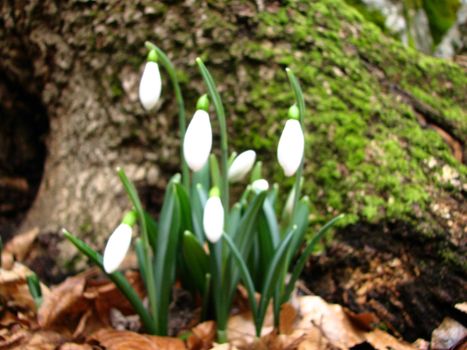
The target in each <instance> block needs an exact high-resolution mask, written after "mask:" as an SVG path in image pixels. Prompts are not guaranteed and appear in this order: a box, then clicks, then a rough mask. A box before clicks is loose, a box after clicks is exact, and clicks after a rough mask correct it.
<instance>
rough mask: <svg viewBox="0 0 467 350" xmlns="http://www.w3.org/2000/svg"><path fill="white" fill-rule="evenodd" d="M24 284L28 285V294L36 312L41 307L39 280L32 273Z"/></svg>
mask: <svg viewBox="0 0 467 350" xmlns="http://www.w3.org/2000/svg"><path fill="white" fill-rule="evenodd" d="M26 282H27V284H28V289H29V293H30V294H31V297H32V299H33V300H34V304H36V309H37V310H38V309H39V308H40V307H41V305H42V291H41V283H40V281H39V278H38V277H37V275H36V274H35V273H34V272H33V273H32V274H30V275H28V276H27V277H26Z"/></svg>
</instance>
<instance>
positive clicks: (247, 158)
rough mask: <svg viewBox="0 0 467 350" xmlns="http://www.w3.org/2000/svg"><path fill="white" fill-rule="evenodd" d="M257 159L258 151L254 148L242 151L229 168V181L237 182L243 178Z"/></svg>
mask: <svg viewBox="0 0 467 350" xmlns="http://www.w3.org/2000/svg"><path fill="white" fill-rule="evenodd" d="M255 160H256V153H255V151H253V150H248V151H245V152H242V153H240V154H239V155H238V156H237V157H236V158H235V159H234V161H233V163H232V165H231V166H230V168H229V173H228V177H229V181H230V182H237V181H240V180H242V179H243V178H244V177H245V175H246V174H248V172H249V171H250V170H251V168H253V165H254V164H255Z"/></svg>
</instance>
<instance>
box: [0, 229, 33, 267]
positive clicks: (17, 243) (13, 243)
mask: <svg viewBox="0 0 467 350" xmlns="http://www.w3.org/2000/svg"><path fill="white" fill-rule="evenodd" d="M38 235H39V228H37V227H35V228H33V229H31V230H29V231H26V232H24V233H21V234H19V235H16V236H15V237H13V239H11V240H10V241H8V243H7V244H5V248H4V250H5V252H7V253H11V254H13V255H14V257H15V258H16V260H17V261H23V260H24V259H25V258H26V256H27V255H28V254H29V252H30V250H31V246H32V244H33V243H34V241H35V240H36V238H37V236H38Z"/></svg>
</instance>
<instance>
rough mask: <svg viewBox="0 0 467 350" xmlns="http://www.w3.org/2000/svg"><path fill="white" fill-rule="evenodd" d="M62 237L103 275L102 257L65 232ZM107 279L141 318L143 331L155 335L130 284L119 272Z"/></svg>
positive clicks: (146, 313)
mask: <svg viewBox="0 0 467 350" xmlns="http://www.w3.org/2000/svg"><path fill="white" fill-rule="evenodd" d="M63 235H64V236H65V238H66V239H68V240H69V241H70V242H71V243H72V244H73V245H74V246H75V247H76V248H77V249H78V250H79V251H80V252H81V253H83V254H84V255H86V256H87V257H88V259H89V260H91V261H92V262H93V263H94V264H95V265H97V266H98V267H99V268H100V269H101V270H102V271H103V272H104V273H105V270H104V265H103V262H102V256H101V255H100V254H99V253H98V252H96V251H95V250H94V249H92V248H91V247H90V246H88V245H87V244H86V243H84V242H83V241H82V240H80V239H79V238H77V237H75V236H74V235H72V234H71V233H70V232H68V231H67V230H65V229H64V230H63ZM106 275H107V277H108V278H109V279H110V280H111V281H112V282H113V283H114V284H115V285H116V286H117V288H118V289H119V290H120V291H121V292H122V294H123V295H124V296H125V297H126V298H127V299H128V301H129V302H130V304H131V306H133V308H134V309H135V311H136V313H137V314H138V315H139V317H141V322H142V323H143V326H144V328H145V330H146V331H147V332H148V333H150V334H156V327H155V324H154V321H153V320H152V318H151V315H150V314H149V313H148V311H147V310H146V308H145V307H144V305H143V302H142V301H141V299H140V297H139V296H138V293H136V291H135V290H134V288H133V287H132V286H131V284H130V282H128V280H127V279H126V278H125V276H124V275H123V274H122V273H121V272H114V273H111V274H107V273H106Z"/></svg>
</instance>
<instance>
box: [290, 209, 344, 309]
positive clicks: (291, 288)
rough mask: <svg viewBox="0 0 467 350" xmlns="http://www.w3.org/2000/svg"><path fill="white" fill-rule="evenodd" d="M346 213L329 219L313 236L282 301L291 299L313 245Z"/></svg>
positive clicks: (294, 270)
mask: <svg viewBox="0 0 467 350" xmlns="http://www.w3.org/2000/svg"><path fill="white" fill-rule="evenodd" d="M344 216H345V215H344V214H340V215H338V216H336V217H335V218H333V219H332V220H330V221H328V222H327V223H326V225H324V226H323V227H322V228H321V230H319V231H318V233H317V234H316V235H314V236H313V238H312V239H311V240H310V242H309V243H308V245H307V247H306V248H305V250H304V251H303V253H302V255H301V256H300V258H299V259H298V261H297V263H296V264H295V267H294V269H293V272H292V276H291V277H290V280H289V282H288V284H287V287H286V289H285V292H284V295H283V298H282V302H286V301H287V300H289V298H290V295H291V294H292V292H293V289H294V288H295V283H296V282H297V280H298V278H299V277H300V274H301V273H302V270H303V268H304V267H305V264H306V262H307V260H308V257H309V256H310V254H311V253H312V252H313V247H314V245H315V244H316V243H317V242H318V241H319V240H320V239H321V238H322V237H323V236H324V235H325V234H326V232H328V231H329V230H330V229H331V228H332V227H333V226H334V225H335V224H336V223H337V222H339V221H340V220H342V219H343V218H344Z"/></svg>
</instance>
